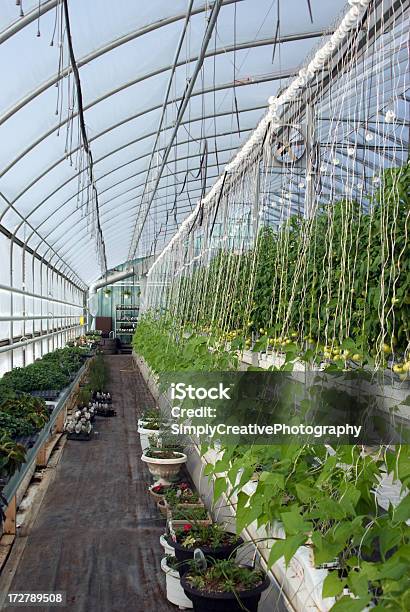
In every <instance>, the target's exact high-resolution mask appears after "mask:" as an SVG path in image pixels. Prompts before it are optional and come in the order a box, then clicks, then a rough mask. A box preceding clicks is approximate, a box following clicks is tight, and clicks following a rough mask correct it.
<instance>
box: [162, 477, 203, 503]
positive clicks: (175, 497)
mask: <svg viewBox="0 0 410 612" xmlns="http://www.w3.org/2000/svg"><path fill="white" fill-rule="evenodd" d="M165 501H166V503H167V505H168V507H169V508H173V507H176V506H177V507H178V508H188V509H189V508H203V506H204V504H203V501H202V500H201V498H200V497H199V494H198V493H197V492H196V491H193V490H192V489H191V487H189V486H186V483H181V484H180V485H178V487H173V488H171V489H169V490H168V491H166V493H165Z"/></svg>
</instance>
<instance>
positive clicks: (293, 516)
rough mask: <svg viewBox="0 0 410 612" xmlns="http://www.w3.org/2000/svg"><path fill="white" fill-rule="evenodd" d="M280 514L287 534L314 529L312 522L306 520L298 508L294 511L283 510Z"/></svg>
mask: <svg viewBox="0 0 410 612" xmlns="http://www.w3.org/2000/svg"><path fill="white" fill-rule="evenodd" d="M280 516H281V519H282V522H283V525H284V527H285V531H286V534H287V535H295V534H297V533H300V534H302V533H305V534H306V533H308V532H309V531H311V529H312V523H310V522H309V521H304V520H303V517H302V516H301V515H300V514H299V512H298V511H297V510H296V509H295V510H292V512H282V513H281V515H280Z"/></svg>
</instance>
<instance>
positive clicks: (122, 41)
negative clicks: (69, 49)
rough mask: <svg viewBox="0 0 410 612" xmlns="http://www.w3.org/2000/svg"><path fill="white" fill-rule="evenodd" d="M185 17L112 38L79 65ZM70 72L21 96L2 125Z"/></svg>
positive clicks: (204, 7) (1, 117)
mask: <svg viewBox="0 0 410 612" xmlns="http://www.w3.org/2000/svg"><path fill="white" fill-rule="evenodd" d="M242 1H243V0H224V2H223V5H222V6H229V5H230V4H236V3H237V2H242ZM213 6H214V3H212V4H208V3H205V4H203V5H201V6H199V7H197V8H195V9H192V12H191V14H192V15H198V14H200V13H204V12H206V11H208V10H209V9H212V8H213ZM185 17H186V13H185V12H183V13H178V14H177V15H172V16H171V17H166V18H165V19H159V20H157V21H154V22H152V23H150V24H148V25H146V26H144V27H142V28H139V29H138V30H135V31H134V32H130V33H128V34H125V35H124V36H120V37H119V38H115V39H114V40H111V41H110V42H109V43H107V44H106V45H104V46H103V47H100V48H99V49H96V50H95V51H92V52H91V53H88V54H87V55H85V56H84V57H81V58H79V59H78V60H77V65H78V67H79V68H82V67H83V66H85V65H86V64H89V63H90V62H92V61H93V60H95V59H98V58H99V57H101V56H102V55H104V54H105V53H108V52H109V51H112V50H113V49H116V48H117V47H120V46H121V45H123V44H125V43H127V42H130V41H131V40H135V39H136V38H140V37H141V36H144V34H149V33H151V32H154V31H155V30H158V29H160V28H163V27H166V26H168V25H170V24H172V23H175V22H177V21H181V20H182V19H185ZM70 72H71V69H70V68H69V67H68V68H65V69H64V70H62V71H61V72H60V74H58V73H56V74H54V75H53V76H51V77H50V78H49V79H48V80H47V81H44V83H42V84H41V85H40V86H39V87H37V88H36V89H34V90H33V91H31V92H30V93H29V94H27V95H26V96H25V97H24V98H21V99H20V100H19V101H18V102H16V103H15V104H14V105H13V106H12V107H11V108H10V109H9V110H7V111H6V112H5V113H3V115H0V125H2V124H3V123H4V122H5V121H7V119H10V117H12V116H13V115H14V114H15V113H16V112H18V111H19V110H21V109H22V108H23V107H24V106H26V104H29V102H31V101H32V100H34V99H35V98H37V96H39V95H40V94H42V93H43V92H45V91H47V89H49V88H50V87H53V85H55V84H56V83H57V82H58V81H59V80H62V79H63V78H65V77H66V76H67V75H68V74H70Z"/></svg>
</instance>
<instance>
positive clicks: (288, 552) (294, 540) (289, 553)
mask: <svg viewBox="0 0 410 612" xmlns="http://www.w3.org/2000/svg"><path fill="white" fill-rule="evenodd" d="M305 539H306V538H305V536H304V535H300V534H299V535H294V536H290V537H288V538H286V540H278V541H277V542H275V544H274V545H273V546H272V550H271V551H270V555H269V560H268V565H269V567H272V565H274V563H276V561H278V559H280V558H281V557H285V563H286V565H289V563H290V560H291V559H292V557H293V556H294V554H295V553H296V551H297V549H298V548H299V547H300V546H302V544H303V543H304V542H305Z"/></svg>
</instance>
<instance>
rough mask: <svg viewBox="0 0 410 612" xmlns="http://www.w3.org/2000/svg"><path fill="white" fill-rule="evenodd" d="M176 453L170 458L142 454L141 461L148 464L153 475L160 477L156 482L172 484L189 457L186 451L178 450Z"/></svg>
mask: <svg viewBox="0 0 410 612" xmlns="http://www.w3.org/2000/svg"><path fill="white" fill-rule="evenodd" d="M175 455H178V456H175V457H173V458H170V459H160V458H157V457H148V456H147V455H142V457H141V461H143V462H144V463H146V464H147V466H148V469H149V471H150V473H151V474H152V476H154V478H157V479H158V480H157V483H156V484H164V485H170V484H171V483H172V481H173V480H174V481H175V480H176V478H177V476H178V474H179V471H180V469H181V467H182V465H183V464H184V463H186V462H187V459H188V457H187V456H186V455H185V453H177V452H176V453H175Z"/></svg>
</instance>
